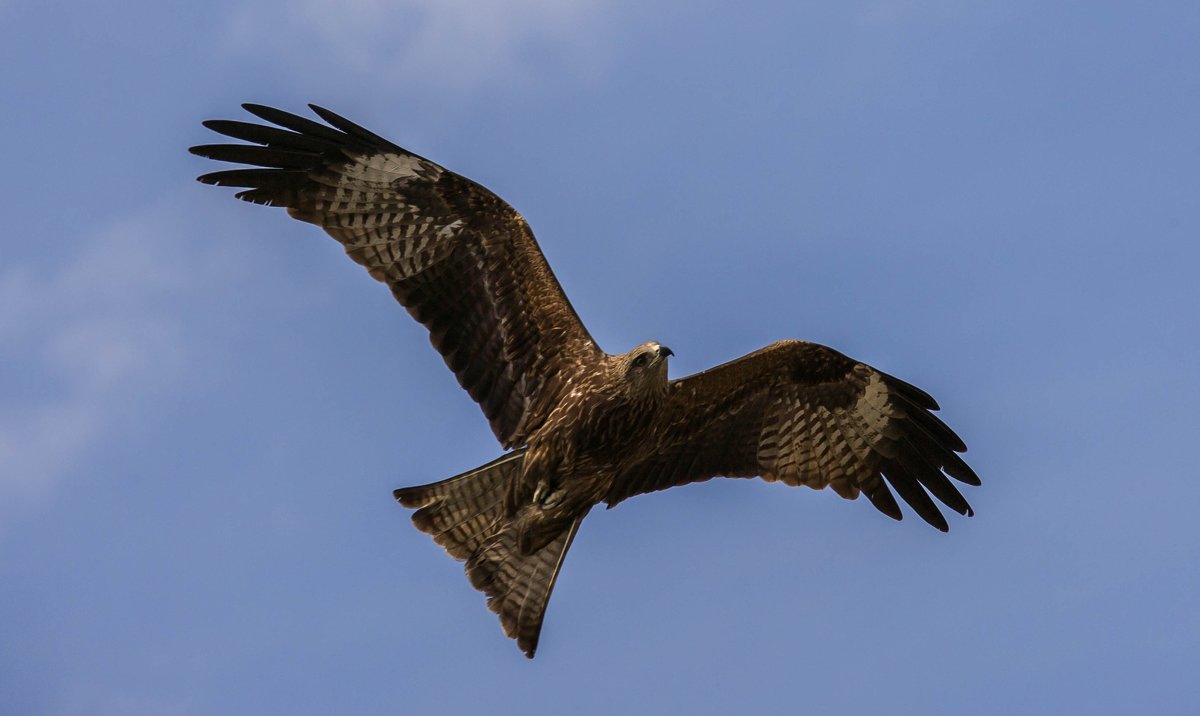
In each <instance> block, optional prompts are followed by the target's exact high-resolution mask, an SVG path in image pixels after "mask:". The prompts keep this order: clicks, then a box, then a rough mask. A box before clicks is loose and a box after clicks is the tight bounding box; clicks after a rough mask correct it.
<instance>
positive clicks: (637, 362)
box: [633, 353, 650, 368]
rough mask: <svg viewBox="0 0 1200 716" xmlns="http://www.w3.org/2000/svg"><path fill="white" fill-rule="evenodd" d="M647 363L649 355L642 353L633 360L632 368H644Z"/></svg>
mask: <svg viewBox="0 0 1200 716" xmlns="http://www.w3.org/2000/svg"><path fill="white" fill-rule="evenodd" d="M649 362H650V354H649V353H643V354H641V355H640V356H638V357H637V358H634V359H633V367H634V368H645V367H646V364H647V363H649Z"/></svg>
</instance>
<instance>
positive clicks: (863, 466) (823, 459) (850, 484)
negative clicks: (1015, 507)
mask: <svg viewBox="0 0 1200 716" xmlns="http://www.w3.org/2000/svg"><path fill="white" fill-rule="evenodd" d="M937 408H938V405H937V402H936V401H935V400H934V399H933V398H932V397H931V396H930V395H929V394H928V393H926V392H925V391H923V390H921V389H919V388H917V387H915V386H913V385H910V384H908V383H906V382H904V381H902V380H899V379H898V378H894V377H892V376H890V375H887V374H886V373H882V372H880V371H878V370H875V369H874V368H871V367H870V366H868V365H866V364H863V363H860V362H858V361H855V360H853V359H851V358H847V357H846V356H844V355H842V354H841V353H838V352H837V351H835V350H833V349H830V348H826V347H824V346H819V345H816V344H813V343H804V342H800V341H783V342H780V343H776V344H773V345H771V346H768V347H766V348H764V349H762V350H760V351H756V352H755V353H752V354H750V355H748V356H745V357H743V358H740V359H738V360H736V361H732V362H730V363H726V364H725V365H722V366H717V367H716V368H713V369H711V370H708V371H705V372H703V373H699V374H697V375H694V376H690V377H687V378H684V379H682V380H677V381H673V382H672V383H671V386H670V390H669V393H668V398H667V404H666V406H665V407H664V409H663V411H662V413H661V417H660V421H659V424H658V426H657V437H658V447H657V449H656V450H655V451H654V453H653V454H652V455H650V456H648V457H646V458H645V459H643V460H640V461H637V462H636V463H635V464H633V465H631V466H630V467H628V468H627V469H626V470H625V471H624V472H623V473H622V474H621V475H619V476H618V477H617V479H616V480H615V481H614V483H613V486H612V489H611V490H610V492H609V494H608V495H607V502H608V504H609V506H610V507H611V506H613V505H615V504H617V503H619V502H620V501H621V500H624V499H626V498H628V497H631V496H633V495H636V494H640V493H644V492H652V491H655V490H663V489H666V488H668V487H673V486H676V485H682V484H686V483H690V482H700V481H704V480H708V479H711V478H713V477H718V476H725V477H754V476H761V477H763V478H764V479H766V480H768V481H776V480H777V481H780V482H783V483H785V484H788V485H807V486H809V487H812V488H815V489H821V488H825V487H830V488H832V489H833V490H834V491H835V492H837V494H839V495H841V496H842V497H845V498H847V499H855V498H857V497H858V495H859V494H865V495H866V496H867V499H868V500H869V501H870V502H871V504H872V505H874V506H875V508H876V509H878V510H879V511H880V512H882V513H884V514H886V515H888V516H889V517H892V518H894V519H900V518H901V517H902V513H901V511H900V507H899V505H898V504H897V502H896V499H895V497H894V496H893V494H892V490H894V491H895V492H896V494H898V495H899V496H900V497H901V499H903V500H904V501H905V502H906V503H908V505H909V506H910V507H911V508H912V509H913V510H914V511H915V512H916V513H917V514H918V515H920V516H921V518H922V519H924V520H925V521H926V522H928V523H929V524H931V525H933V526H934V527H936V528H938V529H939V530H942V531H945V530H947V529H948V525H947V523H946V519H945V517H944V516H943V515H942V513H941V512H940V511H939V510H938V508H937V504H936V503H935V502H934V498H937V500H938V501H940V502H942V503H943V504H945V505H946V506H947V507H949V508H950V509H952V510H954V511H955V512H958V513H959V514H964V515H971V514H973V512H972V511H971V506H970V505H969V504H968V503H967V501H966V499H965V498H964V497H963V495H962V493H961V492H959V490H958V488H956V487H955V486H954V483H953V482H951V480H950V479H949V478H954V479H956V480H958V481H960V482H964V483H966V484H971V485H978V484H979V478H978V477H977V476H976V475H975V473H974V472H973V471H972V470H971V468H970V467H968V466H967V464H966V463H965V462H964V461H963V460H962V458H960V457H959V456H958V455H957V453H959V452H964V451H965V450H966V445H965V444H964V443H963V441H962V439H961V438H959V437H958V435H956V434H955V433H954V432H953V431H952V430H951V429H950V428H949V427H947V426H946V424H945V423H943V422H942V421H941V420H940V419H938V418H937V417H936V416H935V415H933V414H932V412H930V411H932V410H937ZM889 486H890V488H891V489H889Z"/></svg>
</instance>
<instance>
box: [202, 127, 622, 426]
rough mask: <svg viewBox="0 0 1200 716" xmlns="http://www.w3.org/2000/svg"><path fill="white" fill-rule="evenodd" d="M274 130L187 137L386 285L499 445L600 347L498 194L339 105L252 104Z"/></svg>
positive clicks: (540, 412) (251, 192)
mask: <svg viewBox="0 0 1200 716" xmlns="http://www.w3.org/2000/svg"><path fill="white" fill-rule="evenodd" d="M243 106H244V107H245V109H246V110H247V111H249V112H250V113H251V114H254V115H256V116H257V117H259V118H261V119H264V120H266V121H268V122H270V123H272V124H274V125H277V126H276V127H271V126H266V125H259V124H252V123H247V122H235V121H226V120H213V121H208V122H205V123H204V125H205V126H206V127H208V128H209V129H212V130H213V131H216V132H219V133H221V134H224V135H226V136H229V137H233V138H235V139H242V140H246V141H248V142H253V143H254V144H216V145H203V146H198V147H192V148H191V151H192V152H193V153H194V154H199V155H200V156H203V157H209V158H211V159H217V160H221V161H227V162H238V163H242V164H249V165H252V166H254V167H256V168H252V169H247V168H242V169H233V170H229V171H219V172H214V173H211V174H205V175H204V176H201V177H200V181H202V182H204V183H206V184H217V185H221V186H235V187H244V188H245V191H242V192H239V193H238V194H237V198H239V199H243V200H245V201H251V202H255V203H258V204H266V205H268V206H284V207H287V210H288V213H289V214H290V215H292V216H293V217H295V218H297V219H300V220H301V221H307V222H310V223H313V224H316V225H317V226H319V227H321V228H322V229H324V230H325V231H326V232H327V233H328V234H329V235H330V236H332V237H333V238H335V239H337V240H338V241H339V242H341V244H342V245H343V246H344V247H345V248H346V253H347V254H349V256H350V258H352V259H354V260H355V261H356V262H358V263H359V264H361V265H362V266H363V267H364V268H366V269H367V272H368V273H370V274H371V276H372V277H374V278H375V279H377V280H379V281H382V282H383V283H385V284H387V285H388V286H389V287H390V288H391V289H392V293H393V294H394V295H395V297H396V299H397V300H398V301H399V302H400V303H401V304H403V305H404V306H405V307H406V308H407V309H408V311H409V313H411V314H412V315H413V317H414V318H416V319H417V320H418V321H420V322H421V323H423V324H424V325H425V326H426V327H427V328H429V332H430V340H431V341H432V343H433V346H434V347H435V348H436V349H437V350H438V352H439V353H441V354H442V356H443V358H445V360H446V364H447V365H448V366H449V367H450V369H451V370H452V371H454V374H455V375H456V376H457V377H458V381H459V383H460V384H461V385H462V386H463V388H465V389H466V390H467V392H469V393H470V395H471V397H472V398H473V399H474V400H475V401H476V402H478V403H479V404H480V407H482V409H483V412H484V415H486V416H487V418H488V420H489V421H490V423H491V426H492V430H493V431H494V432H495V433H496V437H497V438H498V439H499V440H500V442H501V443H502V444H504V445H505V446H506V447H511V446H517V445H521V444H523V443H524V442H525V439H526V436H527V435H528V434H529V432H530V431H531V430H532V429H533V428H534V427H536V425H537V424H538V423H539V422H540V421H542V420H544V419H545V417H546V412H547V410H548V409H549V407H551V406H552V405H553V404H554V402H555V397H556V395H557V392H558V391H559V390H560V389H561V386H562V385H563V384H564V383H565V380H566V378H567V377H568V376H569V375H571V374H572V373H573V372H574V371H577V370H581V369H582V367H583V366H584V365H586V364H587V363H588V362H589V361H591V360H594V359H596V358H598V357H599V356H600V355H601V353H600V349H599V348H598V347H597V346H596V344H595V342H594V341H593V340H592V338H591V336H590V335H589V334H588V332H587V329H586V328H584V326H583V323H582V322H581V321H580V320H579V317H578V315H576V313H575V310H574V309H573V308H572V307H571V304H570V303H569V302H568V301H567V298H566V296H565V295H564V294H563V291H562V288H561V287H560V286H559V284H558V281H556V280H555V278H554V274H553V273H551V271H550V267H549V265H548V264H547V263H546V259H545V257H544V256H543V255H542V252H541V250H540V249H539V248H538V245H537V242H536V241H535V240H534V237H533V232H532V231H530V229H529V225H528V224H527V223H526V222H525V219H524V218H522V217H521V215H520V214H519V213H517V211H516V210H515V209H513V208H512V207H511V206H509V205H508V204H507V203H505V202H504V201H503V200H502V199H500V197H498V196H496V195H495V194H493V193H492V192H490V191H488V190H487V189H485V188H484V187H482V186H480V185H479V184H476V183H475V182H473V181H471V180H470V179H466V178H464V177H461V176H459V175H457V174H455V173H453V172H451V171H448V170H446V169H444V168H443V167H440V166H438V165H437V164H434V163H433V162H431V161H429V160H428V159H424V158H423V157H420V156H417V155H416V154H413V153H412V152H409V151H406V150H404V149H401V148H400V147H398V146H396V145H395V144H392V143H391V142H389V141H387V140H386V139H383V138H381V137H379V136H377V135H375V134H372V133H371V132H369V131H367V130H365V129H363V128H362V127H359V126H358V125H356V124H354V123H352V122H350V121H348V120H346V119H343V118H342V117H339V116H338V115H336V114H334V113H332V112H330V111H328V110H325V109H321V108H320V107H316V106H312V109H313V111H314V112H316V113H317V114H318V115H319V116H320V117H321V118H322V119H324V120H325V121H326V122H328V126H327V125H325V124H320V123H318V122H314V121H312V120H309V119H305V118H303V117H298V116H296V115H294V114H289V113H287V112H283V111H281V110H277V109H272V108H270V107H263V106H261V105H252V104H247V105H243Z"/></svg>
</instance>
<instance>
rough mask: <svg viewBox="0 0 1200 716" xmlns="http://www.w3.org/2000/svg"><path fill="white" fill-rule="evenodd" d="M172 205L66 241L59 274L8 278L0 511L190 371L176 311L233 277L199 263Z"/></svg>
mask: <svg viewBox="0 0 1200 716" xmlns="http://www.w3.org/2000/svg"><path fill="white" fill-rule="evenodd" d="M177 214H178V212H177V211H175V210H174V209H173V208H172V207H171V206H170V205H169V204H163V205H159V206H156V207H153V208H151V209H148V210H145V211H142V212H139V213H138V214H136V215H134V216H130V217H128V218H125V219H123V220H120V221H117V222H114V223H112V224H111V225H110V226H108V227H107V228H105V229H103V230H101V231H98V232H97V233H95V234H93V235H91V236H88V237H86V238H84V239H83V240H81V241H78V242H75V243H72V244H70V245H71V246H72V248H73V249H74V251H73V253H71V254H69V255H68V256H67V258H66V259H65V260H64V261H63V262H62V263H61V264H60V265H58V266H55V267H52V268H48V269H47V268H44V267H43V268H36V267H34V266H31V265H17V266H14V267H11V268H7V269H5V270H4V271H3V272H0V346H3V349H2V351H3V354H4V361H5V363H6V365H7V366H10V368H9V370H12V371H13V372H12V373H9V374H8V375H6V376H5V377H4V381H5V383H8V384H9V385H10V386H11V387H10V389H9V390H6V393H8V396H7V397H6V398H5V400H4V402H3V403H0V505H4V506H12V505H13V504H16V503H18V502H20V501H24V500H29V499H32V498H36V497H38V496H41V495H43V494H45V493H46V492H47V491H48V490H49V489H50V488H52V487H53V486H54V485H55V484H57V483H58V482H60V481H61V480H63V479H64V478H65V477H66V476H67V475H68V474H70V473H71V472H72V471H75V470H77V469H79V468H80V466H81V465H82V464H84V462H85V458H86V456H87V454H88V452H89V451H90V450H91V449H93V448H94V447H95V446H96V445H97V443H98V441H101V440H103V439H105V438H107V437H108V436H110V435H111V433H112V432H113V431H114V430H116V429H118V428H119V426H120V425H121V424H122V423H123V422H125V421H127V420H129V419H130V417H131V416H132V415H133V414H135V413H136V412H137V411H138V410H139V409H140V408H141V407H142V406H143V405H144V404H145V403H146V402H147V399H148V398H150V397H152V396H154V395H156V394H159V393H161V392H162V391H164V390H168V389H169V388H170V386H171V385H172V383H173V381H175V379H176V378H178V377H179V376H180V375H181V373H182V370H183V368H184V366H185V360H186V358H185V356H186V351H185V342H184V337H183V336H184V326H183V323H182V321H183V319H182V318H181V317H180V316H179V315H178V310H179V302H180V301H181V300H183V299H184V297H186V296H187V295H188V293H189V292H190V291H193V290H194V287H195V286H197V285H199V284H201V283H202V282H206V281H212V280H213V279H214V277H215V275H217V274H220V273H223V272H226V271H227V270H229V269H228V268H227V265H229V262H228V261H227V260H226V259H225V257H224V256H223V254H222V253H221V252H222V251H223V249H221V248H216V247H214V248H213V249H212V250H210V251H208V252H206V253H204V254H203V255H197V254H196V252H195V251H194V250H193V249H192V248H191V247H190V246H189V245H188V244H186V243H184V242H182V241H181V240H180V236H179V230H178V227H180V226H186V225H187V222H186V220H184V219H183V218H181V217H180V216H178V215H177Z"/></svg>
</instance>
